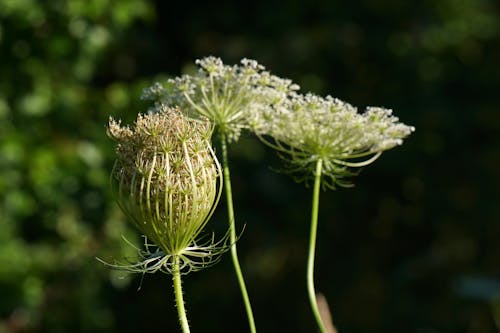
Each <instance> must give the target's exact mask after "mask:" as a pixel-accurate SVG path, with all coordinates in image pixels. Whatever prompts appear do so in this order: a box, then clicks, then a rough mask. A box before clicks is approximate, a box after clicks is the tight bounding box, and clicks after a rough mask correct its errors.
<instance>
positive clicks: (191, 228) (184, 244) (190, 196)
mask: <svg viewBox="0 0 500 333" xmlns="http://www.w3.org/2000/svg"><path fill="white" fill-rule="evenodd" d="M211 133H212V126H211V125H210V123H209V122H208V121H207V120H205V121H198V120H192V119H188V118H186V117H185V116H184V115H183V114H182V113H181V112H180V111H179V110H178V109H169V108H166V107H163V108H162V112H161V113H157V114H145V115H142V114H139V115H138V117H137V120H136V122H135V124H134V126H133V127H132V128H130V127H122V126H120V123H119V122H116V121H115V120H113V119H110V122H109V127H108V134H109V136H110V137H111V138H113V139H114V140H115V141H116V142H117V147H116V162H115V165H114V167H113V171H112V175H111V178H112V184H113V188H114V192H115V194H116V197H117V200H118V203H119V205H120V207H121V209H122V210H123V212H124V213H125V214H126V215H127V216H128V217H129V218H130V220H131V221H132V222H133V223H134V225H135V226H136V227H137V228H138V229H139V230H140V231H141V232H142V233H143V234H144V235H145V236H146V237H147V239H149V240H151V241H152V242H153V243H154V244H155V245H156V246H157V247H158V250H157V251H156V252H153V253H152V252H150V250H149V246H147V247H146V251H143V252H141V255H142V257H143V259H144V260H143V261H142V262H140V263H138V264H135V265H131V266H128V267H120V268H128V269H130V270H136V271H141V272H154V271H157V270H162V271H170V268H171V267H170V266H171V264H172V262H173V261H172V258H174V257H177V258H180V259H179V260H180V262H181V266H183V267H184V268H186V269H187V270H192V269H197V268H199V267H202V266H205V265H206V264H208V263H210V260H211V259H212V258H213V256H214V254H215V253H216V252H217V247H216V246H215V245H214V244H213V243H210V242H209V243H208V244H205V245H203V246H202V245H198V244H196V238H197V236H198V235H199V234H200V232H201V230H202V229H203V227H204V226H205V225H206V223H207V222H208V220H209V219H210V217H211V216H212V213H213V212H214V209H215V207H216V205H217V203H218V201H219V198H220V194H221V184H222V183H221V181H220V180H221V175H222V173H221V169H220V165H219V163H218V161H217V159H216V157H215V154H214V152H213V150H212V148H211V146H210V137H211ZM181 268H182V267H181Z"/></svg>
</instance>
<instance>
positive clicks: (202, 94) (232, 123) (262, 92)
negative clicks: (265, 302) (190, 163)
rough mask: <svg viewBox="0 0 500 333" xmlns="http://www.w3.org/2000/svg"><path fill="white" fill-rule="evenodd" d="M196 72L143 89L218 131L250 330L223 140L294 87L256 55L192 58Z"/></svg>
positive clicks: (230, 139)
mask: <svg viewBox="0 0 500 333" xmlns="http://www.w3.org/2000/svg"><path fill="white" fill-rule="evenodd" d="M196 64H197V65H198V72H197V73H196V74H195V75H183V76H181V77H177V78H175V79H171V80H169V81H168V83H167V86H166V87H165V88H164V87H163V86H162V85H161V84H159V83H156V84H155V85H153V86H152V87H150V88H148V89H146V90H145V91H144V94H143V98H144V99H148V100H153V101H155V102H156V103H157V104H156V105H155V107H153V109H152V111H153V112H157V110H156V109H157V105H158V103H166V104H168V105H176V106H179V107H181V109H182V110H183V111H185V112H187V113H188V114H189V115H190V116H191V117H193V118H199V117H206V118H208V119H210V121H211V122H212V123H213V124H214V125H215V127H216V130H217V131H218V134H219V136H220V143H221V148H222V149H221V151H222V164H223V172H224V186H225V188H226V198H227V209H228V220H229V232H230V241H231V244H232V245H231V257H232V259H233V266H234V270H235V273H236V276H237V279H238V283H239V286H240V291H241V294H242V297H243V302H244V304H245V309H246V312H247V317H248V322H249V328H250V332H252V333H255V332H256V328H255V323H254V318H253V312H252V308H251V305H250V300H249V297H248V293H247V290H246V286H245V282H244V279H243V274H242V272H241V268H240V264H239V259H238V254H237V250H236V226H235V219H234V211H233V199H232V191H231V180H230V174H229V164H228V157H227V144H228V143H231V142H234V141H236V140H238V138H239V136H240V134H241V131H242V130H243V129H247V128H251V127H252V126H253V125H252V122H253V121H254V114H256V113H260V112H261V110H262V109H265V108H268V107H269V106H270V105H279V104H280V103H281V102H282V101H285V100H286V99H287V98H288V97H289V95H291V94H292V93H293V92H294V91H296V90H298V89H299V87H298V86H297V85H296V84H293V83H292V81H290V80H288V79H282V78H279V77H277V76H275V75H272V74H270V73H269V72H268V71H266V70H265V68H264V66H262V65H260V64H259V63H257V61H255V60H250V59H242V60H241V64H240V65H234V66H228V65H224V63H223V62H222V60H221V59H219V58H216V57H206V58H203V59H201V60H196Z"/></svg>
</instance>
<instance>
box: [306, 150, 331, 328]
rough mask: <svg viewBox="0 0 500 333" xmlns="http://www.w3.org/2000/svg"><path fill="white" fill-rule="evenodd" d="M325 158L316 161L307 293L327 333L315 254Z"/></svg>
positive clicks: (313, 309) (319, 323) (314, 312)
mask: <svg viewBox="0 0 500 333" xmlns="http://www.w3.org/2000/svg"><path fill="white" fill-rule="evenodd" d="M322 167H323V160H322V159H318V161H317V162H316V172H315V174H314V189H313V199H312V209H311V234H310V235H309V257H308V259H307V293H308V294H309V302H310V303H311V309H312V312H313V314H314V318H315V319H316V323H317V324H318V327H319V330H320V332H321V333H326V332H327V331H326V328H325V326H324V325H323V321H322V320H321V315H320V313H319V309H318V303H317V301H316V292H315V290H314V255H315V251H316V231H317V227H318V208H319V190H320V187H321V171H322Z"/></svg>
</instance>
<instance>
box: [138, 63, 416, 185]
mask: <svg viewBox="0 0 500 333" xmlns="http://www.w3.org/2000/svg"><path fill="white" fill-rule="evenodd" d="M196 64H197V65H198V67H199V69H198V72H197V73H196V74H195V75H183V76H181V77H177V78H175V79H171V80H169V81H168V84H167V85H166V87H163V86H162V85H161V84H159V83H156V84H155V85H153V86H152V87H150V88H148V89H146V90H145V91H144V94H143V98H144V99H149V100H153V101H155V102H157V103H156V106H155V107H154V108H153V109H152V111H153V112H158V110H161V108H162V107H163V106H162V105H164V104H167V105H170V106H178V107H180V108H181V109H182V110H183V111H184V112H186V113H188V114H189V115H190V116H192V117H195V118H208V119H209V120H210V121H211V122H212V123H213V124H214V125H215V126H216V127H217V130H218V131H219V133H222V134H223V135H224V136H225V137H226V139H227V140H228V141H235V140H237V139H238V137H239V135H240V132H241V130H242V129H251V130H252V131H253V132H255V133H256V134H257V136H259V138H261V140H262V141H264V142H265V143H267V144H268V145H270V146H272V147H273V148H275V149H276V150H278V151H280V152H281V153H285V155H287V156H288V157H289V160H290V162H291V164H292V165H294V166H295V167H296V168H297V169H298V170H300V171H305V173H306V174H307V173H309V174H310V172H309V171H310V170H311V168H312V167H313V166H314V164H315V162H316V161H318V160H319V159H321V160H322V162H323V170H324V173H325V175H327V176H328V175H329V176H330V180H331V182H330V183H331V185H332V186H333V185H334V184H342V180H341V179H342V178H343V177H345V176H346V175H348V174H349V170H348V168H349V167H360V166H364V165H367V164H369V163H371V162H373V161H374V160H375V159H376V158H377V157H378V156H379V155H380V154H381V153H382V152H383V151H385V150H388V149H391V148H393V147H395V146H397V145H401V144H402V142H403V139H404V138H405V137H407V136H408V135H409V134H410V133H411V132H413V131H414V130H415V129H414V128H413V127H411V126H407V125H405V124H402V123H400V122H399V120H398V118H397V117H395V116H393V115H392V110H390V109H385V108H380V107H368V108H367V109H366V110H365V112H364V113H358V110H357V109H356V108H355V107H353V106H352V105H350V104H349V103H346V102H343V101H341V100H339V99H336V98H333V97H331V96H327V97H325V98H323V97H320V96H317V95H314V94H306V95H302V94H299V93H298V92H297V91H298V90H299V86H298V85H296V84H294V83H292V81H291V80H288V79H282V78H279V77H277V76H275V75H272V74H270V73H269V72H268V71H266V70H265V68H264V67H263V66H262V65H260V64H259V63H257V62H256V61H255V60H249V59H243V60H241V64H240V65H234V66H228V65H225V64H224V63H223V62H222V60H221V59H219V58H216V57H207V58H203V59H201V60H197V61H196ZM363 159H365V160H363ZM326 178H328V177H326ZM346 185H347V184H346Z"/></svg>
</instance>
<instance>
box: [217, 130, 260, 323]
mask: <svg viewBox="0 0 500 333" xmlns="http://www.w3.org/2000/svg"><path fill="white" fill-rule="evenodd" d="M220 139H221V145H222V168H223V170H224V187H225V188H226V201H227V213H228V217H229V237H230V240H231V258H232V259H233V266H234V271H235V272H236V277H237V278H238V283H239V285H240V291H241V295H242V297H243V303H244V304H245V310H246V312H247V317H248V325H249V326H250V332H251V333H255V332H256V329H255V321H254V318H253V312H252V306H251V305H250V299H249V297H248V292H247V287H246V286H245V280H244V278H243V273H242V272H241V267H240V262H239V259H238V251H237V249H236V226H235V222H234V210H233V194H232V191H231V177H230V175H229V164H228V159H227V142H226V136H225V134H224V133H223V132H221V135H220Z"/></svg>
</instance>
